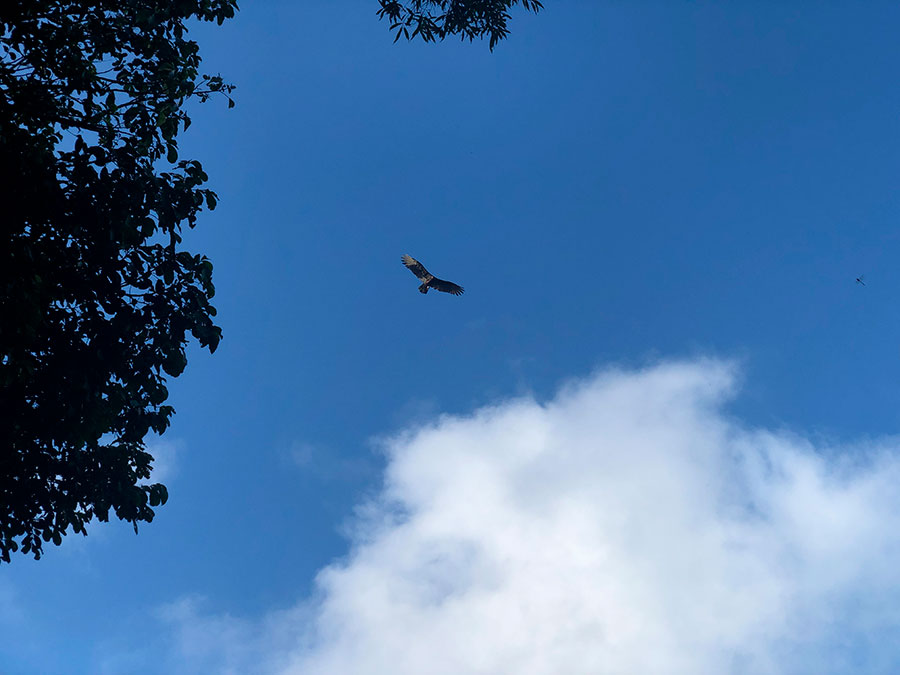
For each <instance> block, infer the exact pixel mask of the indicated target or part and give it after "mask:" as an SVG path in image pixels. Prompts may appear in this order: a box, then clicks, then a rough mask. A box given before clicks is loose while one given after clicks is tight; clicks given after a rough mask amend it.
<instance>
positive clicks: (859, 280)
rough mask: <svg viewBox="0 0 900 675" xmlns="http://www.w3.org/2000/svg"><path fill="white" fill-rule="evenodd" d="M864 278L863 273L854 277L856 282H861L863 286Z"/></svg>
mask: <svg viewBox="0 0 900 675" xmlns="http://www.w3.org/2000/svg"><path fill="white" fill-rule="evenodd" d="M865 278H866V275H865V274H860V275H859V276H858V277H856V283H858V284H862V285H863V286H865V285H866V282H865V281H863V279H865Z"/></svg>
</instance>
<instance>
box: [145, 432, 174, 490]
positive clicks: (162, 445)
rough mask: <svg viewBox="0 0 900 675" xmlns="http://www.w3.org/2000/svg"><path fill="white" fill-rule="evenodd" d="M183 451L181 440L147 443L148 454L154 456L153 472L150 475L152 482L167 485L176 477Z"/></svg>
mask: <svg viewBox="0 0 900 675" xmlns="http://www.w3.org/2000/svg"><path fill="white" fill-rule="evenodd" d="M181 449H182V442H181V441H179V440H174V441H173V440H163V439H155V440H152V441H150V442H149V443H147V452H149V453H150V454H151V455H153V471H152V473H151V474H150V482H152V483H165V482H166V481H171V480H172V479H173V478H174V477H175V475H176V473H177V469H178V455H179V453H180V452H181Z"/></svg>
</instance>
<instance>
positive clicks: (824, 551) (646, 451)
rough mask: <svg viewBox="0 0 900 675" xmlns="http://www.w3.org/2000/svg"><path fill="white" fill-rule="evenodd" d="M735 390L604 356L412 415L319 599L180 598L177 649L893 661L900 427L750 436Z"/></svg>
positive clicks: (469, 668) (726, 661)
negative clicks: (257, 609) (240, 613)
mask: <svg viewBox="0 0 900 675" xmlns="http://www.w3.org/2000/svg"><path fill="white" fill-rule="evenodd" d="M734 388H735V374H734V372H733V368H732V367H731V366H730V365H728V364H724V363H722V362H718V361H695V362H684V363H670V364H663V365H659V366H656V367H653V368H649V369H647V370H644V371H640V372H625V371H606V372H603V373H600V374H599V375H597V376H595V377H592V378H590V379H588V380H586V381H583V382H576V383H573V384H571V385H570V386H568V387H566V388H565V389H564V391H562V392H561V393H560V394H559V395H557V396H556V397H555V398H554V399H553V400H552V401H549V402H548V403H546V404H539V403H537V402H535V401H533V400H529V399H520V400H514V401H507V402H504V403H501V404H498V405H496V406H492V407H489V408H485V409H482V410H479V411H476V412H475V413H474V414H473V415H471V416H468V417H442V418H440V419H439V420H437V421H436V422H434V423H432V424H430V425H428V426H424V427H419V428H415V429H410V430H407V431H405V432H404V433H402V434H400V435H398V436H396V437H395V438H393V439H391V440H389V441H387V442H386V443H385V449H386V452H387V455H388V465H387V469H386V476H385V488H384V491H383V494H381V495H380V497H379V499H378V500H377V501H375V502H372V503H369V504H367V505H366V506H365V507H363V508H361V510H360V514H361V516H360V522H359V523H358V524H357V527H356V528H355V530H354V535H353V537H354V541H353V542H352V547H351V551H350V553H349V554H348V556H347V557H346V559H344V560H342V561H339V562H336V563H334V564H333V565H331V566H329V567H327V568H325V569H323V570H322V571H321V572H320V573H319V575H318V577H317V593H316V597H315V598H314V599H311V600H309V601H307V602H306V603H304V604H303V605H302V606H299V607H297V608H296V609H294V610H292V611H288V612H281V613H278V614H272V615H271V616H269V617H268V618H267V619H266V620H265V621H262V622H248V621H238V620H234V619H227V618H226V619H222V618H220V617H210V616H208V615H203V614H202V613H201V612H198V611H197V610H196V609H195V608H192V607H191V606H190V605H181V606H180V609H179V610H178V613H177V616H174V620H175V621H176V623H177V625H179V626H181V631H182V634H181V635H182V639H183V642H182V646H181V652H182V655H183V656H184V657H185V658H187V657H188V656H190V653H191V650H192V647H191V645H201V644H202V645H204V646H203V649H204V650H205V652H206V653H207V654H215V653H216V652H217V649H216V648H215V644H216V639H217V638H216V635H225V636H227V643H228V644H229V645H231V646H232V647H231V649H230V651H228V652H227V654H228V660H227V663H226V662H224V661H221V660H220V661H218V663H217V664H213V662H212V661H210V660H209V659H207V660H205V661H204V663H205V665H204V668H206V669H207V670H214V669H215V668H218V669H219V670H220V671H227V670H232V669H233V670H235V672H260V671H265V672H278V673H284V674H293V673H297V674H300V673H302V674H304V675H343V674H345V673H353V674H354V675H366V674H370V673H371V674H376V673H378V674H381V673H390V674H392V675H405V674H407V673H408V674H410V675H412V674H415V675H419V674H421V673H429V674H430V675H442V674H447V675H451V674H452V675H459V674H467V673H479V674H494V673H498V674H499V673H517V674H521V675H529V674H534V675H543V674H548V675H550V674H554V675H555V674H559V673H565V674H567V675H576V674H579V673H591V674H596V673H629V674H636V673H691V674H702V673H725V672H727V673H741V672H745V673H754V674H760V673H783V672H791V673H827V672H848V673H849V672H861V671H863V672H890V664H894V663H896V662H897V659H898V658H900V643H898V641H897V634H898V633H897V631H898V629H900V611H898V610H897V609H895V608H897V607H900V602H898V601H900V583H898V582H900V564H898V563H900V490H898V486H900V453H898V450H900V443H898V441H897V440H896V439H884V440H882V441H879V442H870V443H866V444H862V445H859V446H856V447H848V448H823V447H818V448H817V447H813V446H812V445H811V444H810V443H809V442H807V441H805V440H803V439H802V438H799V437H797V436H795V435H791V434H787V433H783V432H777V431H767V430H754V429H749V428H747V427H746V426H744V425H742V424H740V423H739V422H738V421H736V420H734V419H732V418H731V417H729V416H728V415H726V414H725V413H723V411H722V407H721V406H722V405H723V403H724V402H725V401H726V400H727V399H728V398H729V396H730V395H731V394H732V393H733V390H734ZM198 631H199V634H197V632H198ZM188 634H190V635H191V636H192V637H190V639H187V640H185V639H184V637H185V635H188ZM219 644H220V645H221V644H222V643H221V641H220V642H219ZM210 645H213V646H210ZM234 645H239V648H235V647H234ZM235 649H237V651H235ZM193 656H194V657H196V658H199V657H197V654H196V653H195V654H194V655H193ZM201 656H202V655H201ZM204 658H205V657H204ZM197 668H198V670H199V669H201V668H200V666H199V665H198V666H197ZM242 668H243V671H242V670H241V669H242Z"/></svg>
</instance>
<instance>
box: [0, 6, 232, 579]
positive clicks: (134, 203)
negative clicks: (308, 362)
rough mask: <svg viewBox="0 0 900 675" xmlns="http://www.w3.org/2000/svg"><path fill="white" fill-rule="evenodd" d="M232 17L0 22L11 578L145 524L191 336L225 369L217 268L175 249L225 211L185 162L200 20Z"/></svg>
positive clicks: (68, 10)
mask: <svg viewBox="0 0 900 675" xmlns="http://www.w3.org/2000/svg"><path fill="white" fill-rule="evenodd" d="M236 9H237V4H236V1H235V0H178V1H177V2H171V1H168V0H47V1H44V2H35V1H34V0H7V2H5V3H3V5H2V9H0V204H2V205H3V209H2V216H0V222H2V226H3V233H2V236H0V559H2V560H4V561H6V562H9V561H10V553H12V552H14V551H17V550H20V551H22V552H23V553H26V554H27V553H31V554H32V555H34V557H35V558H39V557H40V556H41V553H42V543H43V542H50V541H52V542H53V543H54V544H57V545H58V544H59V543H60V542H61V540H62V537H63V536H64V535H65V534H66V533H67V531H69V528H71V531H73V532H78V533H82V534H86V531H85V524H86V523H88V522H89V521H90V520H91V519H92V518H93V517H95V516H96V517H97V518H98V519H99V520H101V521H106V520H108V518H109V513H110V510H112V511H113V512H114V513H115V514H116V516H118V517H119V518H120V519H123V520H126V521H128V522H130V523H132V524H133V525H134V528H135V531H137V526H138V523H139V522H142V521H144V522H149V521H151V520H152V519H153V516H154V510H153V509H154V507H156V506H158V505H160V504H164V503H165V502H166V499H167V497H168V494H167V491H166V488H165V486H163V485H161V484H147V483H146V481H147V479H149V478H150V473H151V466H152V465H151V462H152V460H153V458H152V457H151V456H150V454H149V453H148V452H147V451H146V446H145V443H144V438H145V436H146V435H147V434H148V432H149V431H151V430H152V431H155V432H157V433H162V432H163V431H164V430H165V429H166V427H168V425H169V418H170V417H171V415H172V413H173V410H172V408H171V406H168V405H165V401H166V398H167V395H168V392H167V391H166V387H165V382H166V375H168V376H171V377H176V376H177V375H179V374H180V373H181V372H182V370H183V369H184V367H185V364H186V358H185V347H186V344H187V342H188V339H189V338H188V334H190V335H192V336H193V337H194V338H195V339H197V340H198V341H199V343H200V345H201V346H203V347H206V348H208V349H209V350H210V351H211V352H212V351H215V349H216V346H217V345H218V344H219V340H220V338H221V330H220V328H218V327H217V326H216V325H215V324H214V323H213V319H212V317H213V316H214V315H215V309H214V308H213V306H212V305H211V304H210V299H211V298H212V296H213V294H214V288H213V284H212V264H211V263H210V262H209V260H207V259H206V258H205V257H203V256H201V255H195V254H192V253H190V252H188V251H186V250H183V247H182V246H180V244H181V242H182V238H181V234H180V233H181V231H182V227H183V225H184V224H187V225H188V226H189V227H193V226H194V225H195V224H196V220H197V214H198V212H199V211H201V210H202V209H203V208H204V207H205V208H209V209H212V208H215V205H216V195H215V193H214V192H212V191H211V190H209V189H205V188H203V187H202V186H203V184H204V183H205V182H206V180H207V176H206V174H205V173H204V171H203V168H202V166H201V165H200V163H199V162H197V161H194V160H189V159H180V158H179V156H178V144H177V136H178V133H179V131H180V130H183V129H186V128H187V127H188V125H189V124H190V122H191V120H190V118H189V117H188V114H187V113H186V112H185V109H184V107H185V104H186V102H187V101H188V100H190V99H192V98H196V99H199V100H201V101H205V100H207V99H208V98H209V97H210V96H211V95H214V94H221V95H223V96H225V97H226V98H227V100H228V104H229V106H231V105H234V102H233V101H232V100H231V98H230V97H229V94H230V92H231V91H232V87H231V86H230V85H228V84H226V83H225V82H224V81H223V80H222V78H221V77H220V76H218V75H213V76H209V75H201V74H200V73H199V70H198V69H199V66H200V56H199V52H198V46H197V44H196V43H195V42H193V41H191V40H189V39H187V27H186V22H187V21H188V20H191V19H199V20H202V21H216V22H218V23H219V24H221V23H222V22H223V21H224V20H225V19H227V18H230V17H232V16H234V13H235V11H236Z"/></svg>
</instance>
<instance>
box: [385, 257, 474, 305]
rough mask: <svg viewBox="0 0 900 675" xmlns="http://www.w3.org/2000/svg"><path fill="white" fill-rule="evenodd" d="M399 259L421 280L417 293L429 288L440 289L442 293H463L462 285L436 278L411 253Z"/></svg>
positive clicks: (426, 290)
mask: <svg viewBox="0 0 900 675" xmlns="http://www.w3.org/2000/svg"><path fill="white" fill-rule="evenodd" d="M400 260H401V261H403V264H404V265H406V266H407V267H408V268H409V271H410V272H412V273H413V274H415V275H416V276H417V277H418V278H419V279H420V280H421V282H422V285H421V286H419V293H427V292H428V289H429V288H433V289H434V290H436V291H441V292H442V293H452V294H453V295H462V294H463V287H462V286H458V285H456V284H454V283H453V282H452V281H444V280H443V279H438V278H437V277H436V276H434V275H433V274H431V273H430V272H429V271H428V270H426V269H425V266H424V265H423V264H422V263H420V262H419V261H418V260H416V259H415V258H413V257H412V256H411V255H403V256H402V257H401V258H400Z"/></svg>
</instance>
